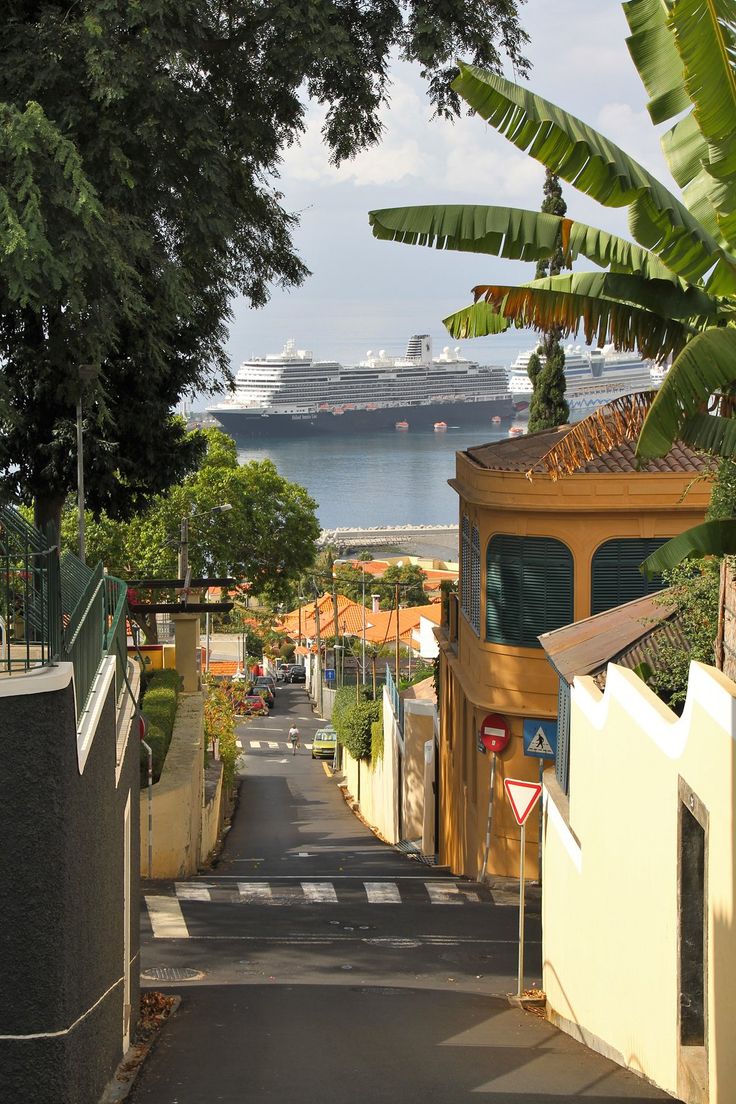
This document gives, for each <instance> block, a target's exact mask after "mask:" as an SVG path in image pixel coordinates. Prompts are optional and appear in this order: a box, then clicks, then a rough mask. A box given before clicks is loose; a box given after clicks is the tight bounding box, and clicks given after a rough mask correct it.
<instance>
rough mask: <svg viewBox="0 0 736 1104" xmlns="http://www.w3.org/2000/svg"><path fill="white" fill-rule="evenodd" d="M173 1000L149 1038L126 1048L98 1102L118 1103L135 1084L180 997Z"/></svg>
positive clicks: (103, 1103)
mask: <svg viewBox="0 0 736 1104" xmlns="http://www.w3.org/2000/svg"><path fill="white" fill-rule="evenodd" d="M173 1000H174V1003H173V1004H172V1005H171V1008H170V1009H169V1012H168V1015H167V1016H166V1019H165V1020H163V1021H162V1022H161V1023H160V1024H159V1026H158V1028H157V1029H156V1031H155V1033H154V1034H153V1035H152V1036H151V1037H150V1039H148V1040H147V1041H146V1042H145V1043H134V1044H133V1045H132V1046H131V1047H129V1048H128V1051H127V1053H126V1054H125V1055H124V1057H123V1060H122V1061H121V1063H120V1065H119V1066H118V1068H117V1069H116V1070H115V1073H114V1074H113V1077H112V1080H111V1081H110V1082H109V1083H108V1085H107V1087H106V1089H105V1091H104V1092H103V1094H102V1096H101V1097H100V1099H99V1104H119V1102H120V1101H121V1100H125V1099H126V1098H127V1097H128V1096H129V1094H130V1092H131V1090H132V1088H133V1086H134V1085H135V1082H136V1078H137V1077H138V1074H139V1073H140V1071H141V1069H142V1067H143V1063H144V1062H145V1060H146V1058H147V1057H148V1055H149V1054H150V1053H151V1051H152V1050H153V1048H154V1047H155V1046H156V1043H157V1042H158V1040H159V1039H160V1037H161V1032H162V1031H163V1029H164V1028H165V1027H166V1025H167V1023H168V1022H169V1020H170V1019H171V1017H172V1016H173V1015H174V1014H175V1013H176V1012H177V1011H178V1009H179V1005H180V1004H181V997H174V998H173Z"/></svg>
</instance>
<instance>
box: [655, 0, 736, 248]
mask: <svg viewBox="0 0 736 1104" xmlns="http://www.w3.org/2000/svg"><path fill="white" fill-rule="evenodd" d="M670 23H671V26H672V29H673V32H674V40H675V45H676V48H677V50H678V52H679V54H680V56H681V58H682V62H683V66H684V81H685V87H686V89H687V92H688V95H689V97H690V99H691V100H692V102H693V105H694V107H693V117H694V119H695V122H696V123H697V128H698V133H699V135H700V141H701V144H702V147H704V148H701V150H700V151H696V147H697V139H694V138H693V139H691V145H692V152H693V153H695V152H698V153H699V155H700V156H701V158H702V162H703V168H704V170H705V171H706V172H707V173H708V175H709V176H710V177H711V179H712V180H713V181H714V182H715V183H716V184H717V185H718V186H717V187H715V188H714V189H713V192H712V196H711V199H712V202H713V204H714V206H715V208H716V211H717V216H718V225H719V228H720V230H721V233H722V235H723V237H724V238H725V239H726V241H728V242H729V244H730V245H734V244H736V142H734V140H733V120H734V118H735V117H736V71H735V70H734V60H735V59H736V29H735V28H736V3H735V2H734V0H677V3H676V4H674V5H673V7H672V11H671V14H670Z"/></svg>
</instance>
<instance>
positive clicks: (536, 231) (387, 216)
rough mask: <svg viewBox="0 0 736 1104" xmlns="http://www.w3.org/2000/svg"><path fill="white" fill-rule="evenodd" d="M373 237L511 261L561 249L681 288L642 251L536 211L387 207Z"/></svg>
mask: <svg viewBox="0 0 736 1104" xmlns="http://www.w3.org/2000/svg"><path fill="white" fill-rule="evenodd" d="M368 218H369V221H370V225H371V227H372V229H373V235H374V237H376V238H380V239H383V240H385V241H398V242H403V243H404V244H406V245H426V246H430V247H434V248H436V249H454V250H459V251H461V252H464V253H489V254H492V255H494V256H497V257H506V258H509V259H511V260H522V261H538V260H541V259H543V258H546V257H549V256H550V255H551V254H552V253H553V252H554V250H555V249H556V248H557V245H558V243H559V244H560V245H561V247H562V250H563V252H564V254H565V261H566V263H567V264H570V263H571V262H573V261H574V260H575V259H576V258H577V257H578V256H583V257H586V258H587V259H588V260H589V261H592V262H593V263H594V264H598V265H601V267H602V268H608V267H609V266H610V268H611V269H612V271H615V272H632V273H638V274H640V275H643V276H647V277H650V278H652V279H657V280H668V281H669V282H671V283H677V284H681V283H682V281H681V280H680V279H679V277H677V276H675V274H674V273H673V272H670V270H669V269H668V268H667V267H666V266H665V265H663V264H662V262H661V261H660V260H659V259H658V258H657V257H656V256H655V255H654V254H653V253H649V252H648V251H647V250H646V249H641V248H640V247H639V246H638V245H632V244H631V242H628V241H626V239H625V238H620V237H618V236H617V235H616V234H609V233H608V232H607V231H605V230H599V229H597V227H595V226H587V225H586V224H585V223H583V222H575V221H574V220H573V219H568V218H560V217H559V216H558V215H548V214H543V213H542V212H540V211H525V210H523V209H520V208H515V207H490V206H487V205H483V204H446V205H436V206H424V207H389V208H385V209H384V210H381V211H371V212H370V214H369V216H368Z"/></svg>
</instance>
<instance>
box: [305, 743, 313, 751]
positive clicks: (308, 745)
mask: <svg viewBox="0 0 736 1104" xmlns="http://www.w3.org/2000/svg"><path fill="white" fill-rule="evenodd" d="M304 747H305V748H306V750H307V751H311V750H312V745H311V744H305V745H304Z"/></svg>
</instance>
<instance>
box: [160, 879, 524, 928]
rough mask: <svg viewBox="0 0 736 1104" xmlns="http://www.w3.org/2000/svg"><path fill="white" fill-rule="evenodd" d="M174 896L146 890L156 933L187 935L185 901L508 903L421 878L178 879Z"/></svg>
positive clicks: (485, 890) (481, 889) (482, 889)
mask: <svg viewBox="0 0 736 1104" xmlns="http://www.w3.org/2000/svg"><path fill="white" fill-rule="evenodd" d="M173 891H174V892H173V894H171V893H169V894H166V895H163V894H146V895H145V897H144V900H145V903H146V909H147V911H148V916H149V919H150V922H151V928H152V930H153V934H154V937H155V938H157V939H166V938H188V932H187V935H184V934H183V933H184V932H185V931H187V928H186V922H185V920H184V916H183V913H182V911H181V903H182V902H186V903H188V902H193V903H197V904H202V903H206V904H234V905H261V906H266V907H295V906H296V907H299V906H306V907H309V906H314V905H322V906H324V905H353V906H355V905H359V904H363V905H376V906H381V905H409V904H410V905H414V906H416V905H421V904H425V905H437V906H453V905H454V906H457V905H482V904H485V905H496V906H501V905H506V906H508V905H509V904H510V903H511V902H510V901H509V900H508V895H507V894H505V893H500V894H496V891H494V889H493V888H491V887H488V886H482V885H479V884H475V883H465V882H454V881H451V880H449V879H447V880H442V881H440V880H434V881H422V880H421V879H418V878H410V879H406V880H404V881H403V882H402V883H401V884H399V882H398V881H360V880H359V879H357V878H355V879H353V878H347V879H345V881H342V882H339V883H337V884H336V883H335V882H333V881H319V880H314V879H313V880H304V881H299V880H293V881H288V880H280V881H279V880H274V881H255V880H248V881H240V880H238V879H237V878H234V879H232V880H227V881H224V880H223V881H221V882H217V883H215V882H209V883H208V882H174V883H173Z"/></svg>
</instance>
